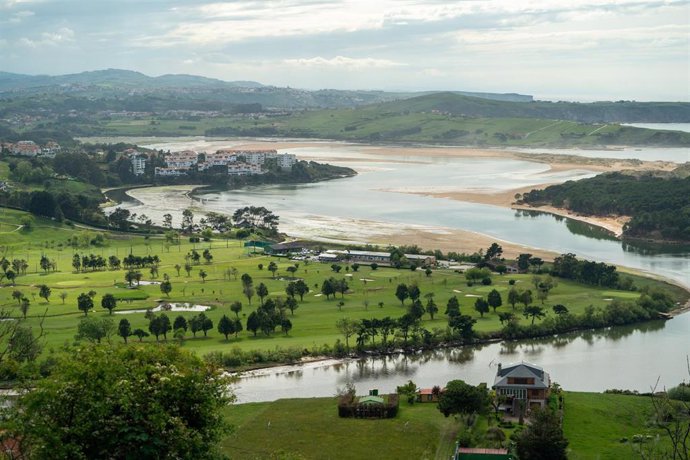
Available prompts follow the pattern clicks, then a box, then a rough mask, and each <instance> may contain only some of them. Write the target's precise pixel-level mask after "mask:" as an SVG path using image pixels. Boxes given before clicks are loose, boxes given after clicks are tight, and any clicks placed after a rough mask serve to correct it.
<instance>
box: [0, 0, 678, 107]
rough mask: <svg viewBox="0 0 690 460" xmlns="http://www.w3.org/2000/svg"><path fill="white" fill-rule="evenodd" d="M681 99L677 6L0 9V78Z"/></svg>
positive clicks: (310, 0)
mask: <svg viewBox="0 0 690 460" xmlns="http://www.w3.org/2000/svg"><path fill="white" fill-rule="evenodd" d="M104 68H122V69H131V70H137V71H140V72H144V73H146V74H148V75H161V74H166V73H188V74H197V75H204V76H208V77H215V78H220V79H223V80H255V81H259V82H261V83H264V84H271V85H276V86H292V87H300V88H311V89H314V88H340V89H384V90H441V89H443V90H467V91H492V92H520V93H526V94H533V95H535V96H537V97H539V98H543V99H559V98H562V99H574V100H584V101H589V100H604V99H607V100H611V99H612V100H617V99H636V100H685V101H688V100H690V1H689V0H666V1H663V0H660V1H653V0H616V1H608V2H606V1H599V0H540V1H526V0H500V1H499V0H486V1H485V0H455V1H440V0H426V1H421V0H342V1H319V0H283V1H261V0H255V1H251V0H235V1H228V2H215V3H206V2H204V1H203V0H0V70H4V71H9V72H18V73H30V74H39V73H41V74H62V73H74V72H80V71H84V70H96V69H104Z"/></svg>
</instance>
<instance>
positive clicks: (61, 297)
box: [60, 291, 67, 305]
mask: <svg viewBox="0 0 690 460" xmlns="http://www.w3.org/2000/svg"><path fill="white" fill-rule="evenodd" d="M66 298H67V293H66V292H65V291H62V292H61V293H60V299H61V300H62V305H64V304H65V299H66Z"/></svg>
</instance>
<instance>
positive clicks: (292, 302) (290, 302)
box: [285, 297, 299, 315]
mask: <svg viewBox="0 0 690 460" xmlns="http://www.w3.org/2000/svg"><path fill="white" fill-rule="evenodd" d="M285 306H286V307H287V308H288V309H289V310H290V314H292V315H294V314H295V310H297V309H298V308H299V304H298V303H297V300H296V299H295V298H294V297H288V298H287V300H286V301H285Z"/></svg>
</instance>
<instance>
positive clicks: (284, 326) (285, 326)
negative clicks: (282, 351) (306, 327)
mask: <svg viewBox="0 0 690 460" xmlns="http://www.w3.org/2000/svg"><path fill="white" fill-rule="evenodd" d="M280 329H281V330H282V331H283V332H284V333H285V335H288V333H289V332H290V329H292V322H291V321H290V320H289V319H287V318H283V319H282V320H281V321H280Z"/></svg>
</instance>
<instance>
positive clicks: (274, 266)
mask: <svg viewBox="0 0 690 460" xmlns="http://www.w3.org/2000/svg"><path fill="white" fill-rule="evenodd" d="M268 271H269V272H271V276H272V277H273V278H275V277H276V272H277V271H278V264H276V263H275V262H273V261H271V262H270V263H269V264H268Z"/></svg>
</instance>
